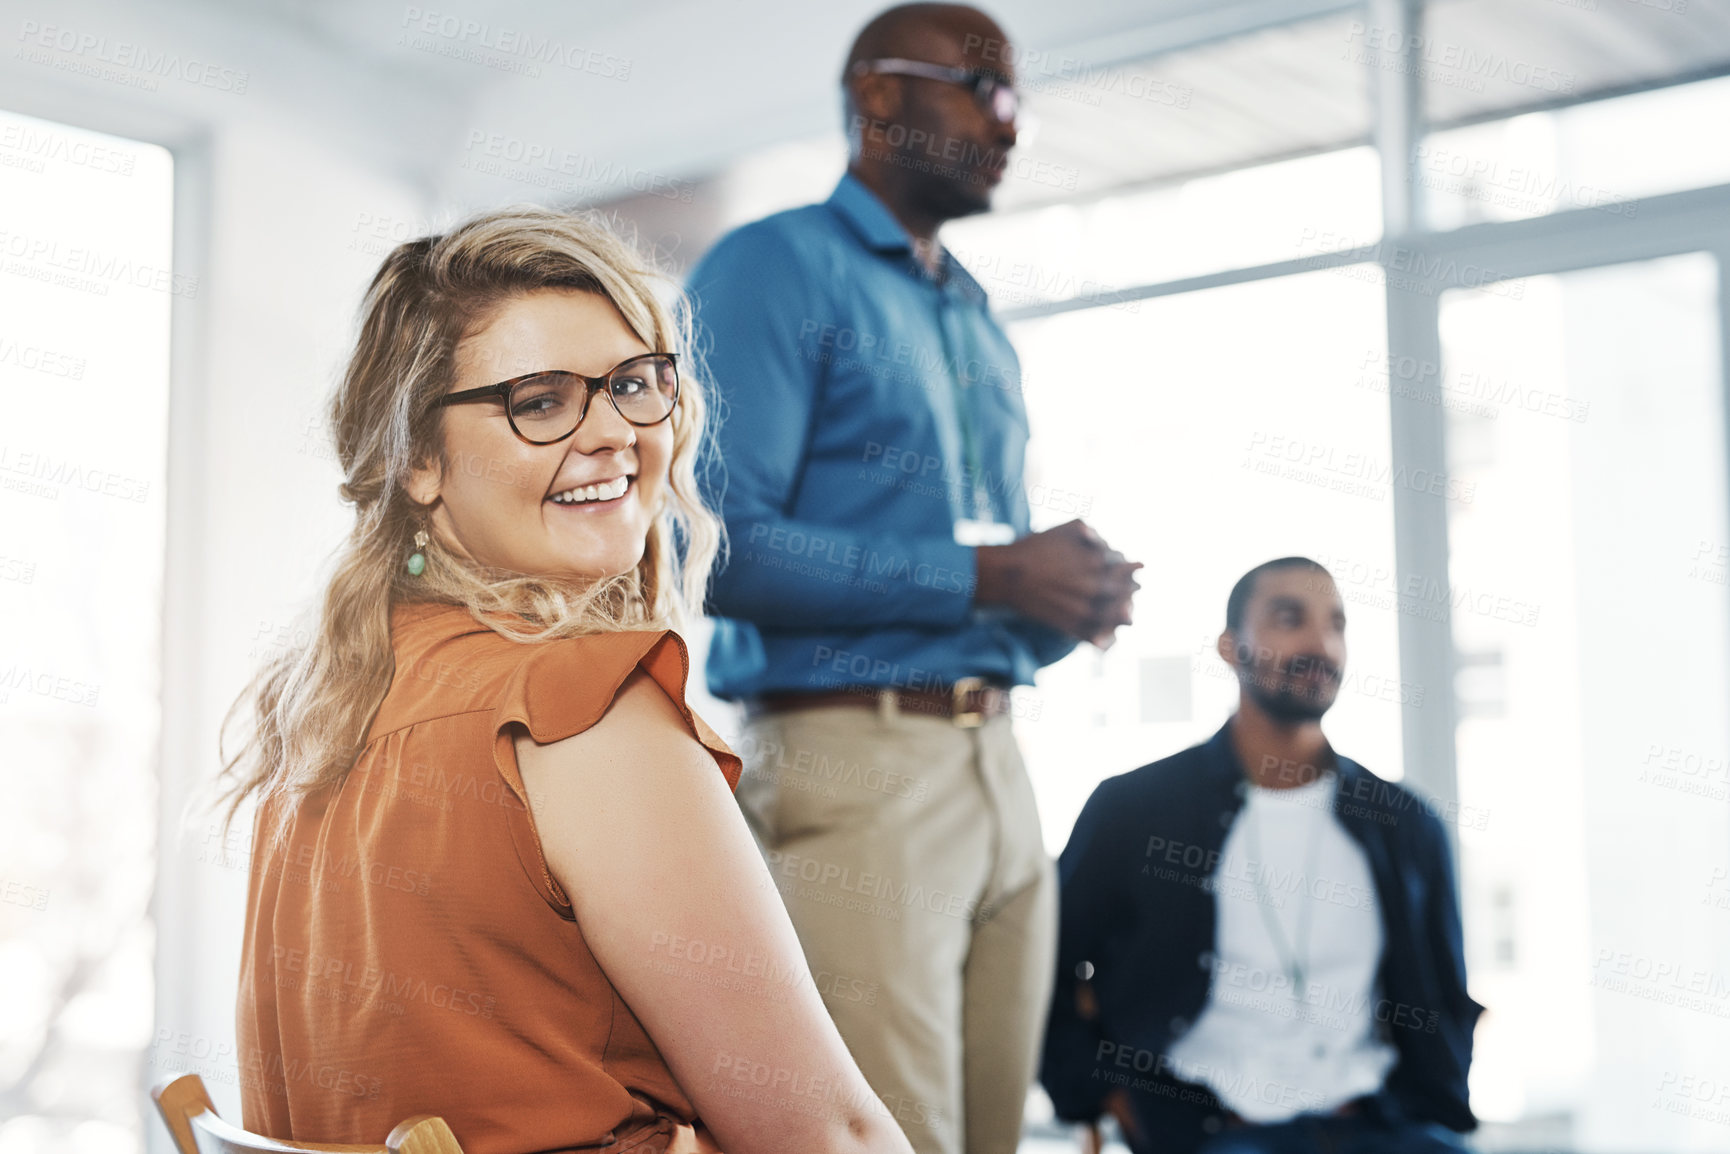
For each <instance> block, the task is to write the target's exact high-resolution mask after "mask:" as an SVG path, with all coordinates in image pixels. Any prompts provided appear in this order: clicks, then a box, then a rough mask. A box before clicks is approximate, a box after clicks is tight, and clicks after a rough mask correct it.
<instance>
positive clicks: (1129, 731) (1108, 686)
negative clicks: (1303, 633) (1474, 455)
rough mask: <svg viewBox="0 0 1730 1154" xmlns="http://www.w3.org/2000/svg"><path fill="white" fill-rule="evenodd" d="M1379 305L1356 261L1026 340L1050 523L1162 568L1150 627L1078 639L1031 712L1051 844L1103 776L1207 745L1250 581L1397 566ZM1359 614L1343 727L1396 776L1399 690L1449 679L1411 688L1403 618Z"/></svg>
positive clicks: (1144, 597) (1039, 497)
mask: <svg viewBox="0 0 1730 1154" xmlns="http://www.w3.org/2000/svg"><path fill="white" fill-rule="evenodd" d="M1383 300H1384V297H1383V288H1382V277H1381V271H1380V270H1379V269H1377V268H1375V267H1373V266H1367V265H1356V266H1351V267H1347V268H1341V269H1336V270H1330V271H1322V272H1314V273H1308V274H1304V275H1301V276H1293V277H1286V278H1281V279H1278V280H1270V281H1261V282H1256V283H1252V284H1244V285H1235V286H1230V287H1225V288H1219V289H1213V290H1209V291H1206V292H1198V293H1188V294H1183V295H1181V296H1173V297H1162V298H1156V299H1153V300H1147V301H1140V302H1136V303H1135V304H1134V305H1133V306H1126V307H1123V308H1102V309H1093V310H1088V311H1086V312H1080V313H1072V314H1068V315H1063V316H1057V317H1051V318H1047V319H1043V320H1038V321H1029V322H1025V323H1023V324H1020V325H1017V326H1016V327H1015V329H1014V331H1013V332H1012V336H1013V337H1014V339H1015V341H1016V345H1017V347H1018V349H1019V350H1020V353H1021V357H1022V364H1023V376H1024V380H1025V382H1026V399H1027V408H1028V414H1029V420H1030V421H1031V423H1032V427H1033V429H1034V440H1033V444H1032V452H1031V455H1030V461H1029V478H1028V480H1029V496H1030V500H1031V501H1032V503H1033V514H1034V518H1035V521H1034V525H1035V528H1045V527H1048V526H1051V525H1055V524H1058V523H1060V522H1062V521H1066V520H1068V519H1070V518H1071V517H1073V516H1082V517H1085V519H1086V520H1087V521H1088V522H1089V523H1090V524H1092V525H1094V526H1095V527H1096V528H1098V529H1099V531H1100V532H1101V533H1103V534H1104V535H1105V537H1106V539H1107V540H1108V541H1109V542H1110V543H1111V544H1112V545H1113V546H1114V547H1115V548H1117V549H1119V550H1121V551H1123V552H1124V553H1125V554H1126V555H1128V556H1130V557H1132V558H1134V559H1137V560H1140V561H1143V562H1145V563H1146V565H1147V568H1146V569H1145V570H1143V571H1142V573H1141V576H1140V580H1141V584H1142V591H1141V592H1140V593H1139V594H1138V595H1137V607H1136V617H1137V620H1136V624H1135V625H1134V627H1133V628H1131V629H1127V630H1124V631H1123V632H1122V633H1121V634H1120V640H1119V642H1118V644H1117V645H1115V646H1114V647H1113V648H1112V649H1110V650H1108V651H1107V652H1105V653H1103V654H1101V653H1098V652H1097V651H1096V650H1094V649H1093V648H1092V647H1091V646H1082V647H1080V648H1078V649H1077V650H1076V652H1075V653H1073V654H1072V655H1071V656H1070V657H1068V658H1066V659H1065V660H1064V661H1062V662H1060V663H1058V664H1057V665H1055V666H1052V667H1050V668H1048V669H1047V670H1045V671H1044V673H1042V675H1041V677H1040V683H1039V688H1038V691H1037V694H1036V695H1034V696H1033V697H1031V698H1030V700H1029V701H1028V702H1027V703H1026V705H1025V706H1024V707H1023V708H1021V709H1020V710H1018V714H1019V716H1020V717H1021V718H1022V721H1021V722H1019V723H1018V724H1019V726H1020V732H1021V735H1022V739H1023V742H1024V744H1025V748H1026V752H1027V759H1028V764H1029V767H1030V770H1031V772H1032V774H1033V779H1034V784H1035V788H1036V789H1037V790H1038V794H1039V802H1040V813H1041V815H1042V818H1043V820H1044V822H1045V831H1046V838H1047V841H1048V844H1049V845H1050V847H1051V849H1052V851H1053V852H1054V853H1055V852H1057V851H1059V850H1061V849H1062V847H1063V844H1064V842H1065V841H1066V840H1067V838H1068V834H1069V827H1070V825H1071V824H1072V823H1073V821H1074V818H1075V815H1076V814H1077V813H1078V812H1080V809H1081V806H1082V804H1083V803H1084V802H1085V801H1086V800H1087V797H1088V794H1090V793H1091V792H1092V790H1093V787H1094V786H1095V785H1096V784H1097V783H1098V782H1099V781H1100V780H1101V779H1103V778H1105V777H1108V776H1110V775H1112V774H1116V773H1122V772H1124V771H1126V770H1130V769H1134V768H1135V767H1136V766H1138V765H1144V764H1146V763H1147V762H1149V761H1153V760H1156V759H1158V758H1161V757H1165V756H1168V755H1170V754H1172V753H1176V752H1177V751H1178V750H1180V749H1183V748H1185V747H1186V746H1188V745H1192V744H1194V743H1196V742H1198V741H1201V740H1204V739H1205V738H1206V737H1207V736H1208V735H1210V734H1211V733H1212V732H1213V730H1214V729H1216V728H1217V727H1218V726H1219V725H1220V724H1221V723H1222V722H1223V721H1224V720H1225V718H1226V717H1227V715H1228V714H1229V713H1230V711H1231V709H1232V708H1233V706H1234V704H1235V702H1236V699H1237V686H1236V682H1235V681H1234V680H1233V679H1232V677H1231V674H1230V671H1229V669H1228V668H1227V666H1226V665H1225V663H1224V662H1222V661H1221V660H1220V659H1219V657H1218V656H1217V655H1216V654H1215V653H1214V642H1215V639H1216V638H1217V637H1218V636H1219V633H1220V630H1221V629H1222V628H1223V626H1224V619H1225V599H1226V594H1227V593H1228V592H1229V591H1230V589H1231V586H1232V584H1233V582H1235V581H1236V580H1237V578H1238V577H1239V576H1241V575H1242V574H1243V573H1244V572H1245V571H1247V570H1248V569H1250V568H1251V567H1253V566H1254V565H1256V564H1259V563H1260V562H1262V561H1266V560H1270V559H1272V558H1274V557H1279V556H1283V555H1286V554H1292V553H1301V554H1307V555H1309V556H1313V557H1315V558H1316V559H1317V560H1321V561H1323V562H1324V563H1327V564H1330V565H1334V566H1335V567H1337V568H1340V569H1341V570H1342V571H1350V572H1358V571H1360V570H1362V571H1364V572H1391V571H1392V567H1393V488H1394V487H1395V486H1396V485H1398V484H1400V483H1401V479H1400V478H1399V477H1398V476H1397V475H1396V473H1395V471H1394V469H1393V467H1392V465H1391V463H1390V460H1389V446H1388V420H1387V398H1386V395H1385V389H1384V387H1383V386H1382V384H1381V378H1380V375H1379V366H1380V364H1381V363H1382V359H1383V357H1384V355H1385V354H1384V353H1383V351H1382V349H1383V346H1384V344H1385V337H1384V335H1383V334H1384V332H1385V329H1384V313H1383ZM1245 333H1253V334H1254V335H1253V338H1251V339H1245V335H1244V334H1245ZM1083 381H1095V382H1097V381H1107V382H1110V387H1109V388H1103V389H1082V388H1079V387H1078V383H1079V382H1083ZM1087 397H1097V398H1100V400H1101V402H1102V403H1100V404H1096V405H1093V406H1089V405H1087V404H1084V403H1081V402H1082V399H1083V398H1087ZM1372 592H1373V591H1372ZM1347 612H1348V615H1349V617H1350V624H1349V626H1348V631H1347V637H1348V641H1349V644H1350V647H1351V655H1350V658H1349V662H1348V666H1347V675H1346V685H1345V689H1344V690H1343V692H1342V694H1341V698H1340V704H1339V705H1338V707H1337V708H1336V709H1335V711H1334V713H1333V714H1332V715H1330V726H1331V732H1332V733H1333V735H1334V738H1335V740H1336V741H1337V742H1338V744H1339V746H1340V748H1341V749H1342V750H1343V751H1344V752H1346V753H1347V754H1348V755H1350V756H1352V757H1354V758H1356V759H1358V760H1359V761H1362V762H1363V763H1365V764H1366V765H1369V766H1371V767H1373V768H1374V769H1376V770H1377V771H1378V772H1380V773H1382V774H1383V775H1384V776H1388V777H1393V778H1398V777H1400V776H1401V773H1402V769H1401V760H1400V709H1401V702H1402V699H1403V700H1405V701H1406V702H1408V703H1409V702H1411V701H1412V697H1413V695H1414V694H1418V695H1421V694H1422V693H1423V692H1426V691H1427V692H1438V691H1439V690H1440V687H1420V686H1411V685H1407V684H1405V683H1404V682H1402V680H1401V678H1400V673H1399V657H1398V652H1397V636H1396V633H1397V629H1396V622H1395V620H1394V615H1393V614H1392V613H1390V612H1384V611H1378V610H1376V609H1374V608H1373V607H1372V606H1370V605H1368V604H1364V603H1359V604H1348V607H1347ZM1420 704H1421V702H1420Z"/></svg>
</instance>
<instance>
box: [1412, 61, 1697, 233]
mask: <svg viewBox="0 0 1730 1154" xmlns="http://www.w3.org/2000/svg"><path fill="white" fill-rule="evenodd" d="M1727 120H1730V77H1720V78H1719V79H1716V80H1707V81H1702V82H1700V83H1698V84H1684V85H1679V86H1677V87H1675V88H1661V89H1657V90H1656V91H1652V92H1641V93H1638V94H1636V95H1633V96H1623V97H1619V98H1617V99H1614V100H1600V101H1595V102H1592V103H1588V104H1576V105H1573V106H1571V107H1568V108H1563V109H1560V110H1558V111H1554V112H1532V113H1528V114H1526V115H1524V116H1516V117H1513V118H1511V119H1508V120H1496V121H1491V122H1489V123H1487V124H1474V125H1471V126H1470V127H1466V128H1454V129H1449V130H1447V131H1445V132H1436V133H1432V134H1431V135H1430V136H1429V138H1428V139H1427V140H1425V141H1424V143H1423V144H1422V145H1421V146H1419V148H1418V153H1417V157H1416V161H1415V170H1414V173H1413V178H1414V179H1415V180H1416V181H1417V182H1418V186H1419V189H1420V197H1421V199H1422V200H1423V201H1424V203H1425V205H1426V206H1427V215H1428V217H1429V220H1430V223H1431V226H1432V227H1434V228H1442V229H1446V228H1457V227H1459V226H1461V225H1467V224H1477V223H1480V222H1482V221H1494V220H1523V219H1525V218H1527V217H1533V216H1547V215H1548V214H1550V213H1552V212H1567V211H1569V210H1572V209H1592V210H1594V211H1597V212H1601V213H1604V214H1606V215H1608V216H1615V217H1624V218H1628V219H1632V218H1633V217H1634V216H1636V215H1637V214H1638V212H1639V211H1640V203H1639V202H1640V198H1641V197H1647V196H1655V195H1658V194H1661V193H1666V192H1678V191H1680V190H1682V189H1687V188H1700V187H1703V186H1705V185H1711V184H1726V183H1730V149H1726V148H1719V147H1713V146H1711V145H1709V144H1706V143H1704V142H1708V141H1711V140H1713V139H1714V138H1715V137H1716V136H1717V135H1718V133H1719V132H1720V131H1721V127H1722V125H1724V124H1725V123H1726V121H1727Z"/></svg>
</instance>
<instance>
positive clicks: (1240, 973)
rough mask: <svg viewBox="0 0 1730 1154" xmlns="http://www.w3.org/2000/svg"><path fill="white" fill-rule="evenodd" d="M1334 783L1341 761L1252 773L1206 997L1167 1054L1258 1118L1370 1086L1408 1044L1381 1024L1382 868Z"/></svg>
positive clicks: (1227, 862)
mask: <svg viewBox="0 0 1730 1154" xmlns="http://www.w3.org/2000/svg"><path fill="white" fill-rule="evenodd" d="M1334 787H1335V776H1334V774H1333V773H1332V772H1328V773H1324V774H1323V775H1322V776H1321V777H1319V778H1317V779H1316V780H1315V781H1313V782H1311V783H1310V784H1308V785H1304V786H1299V787H1297V788H1295V789H1262V788H1260V787H1258V786H1246V788H1247V789H1248V796H1247V797H1246V798H1245V800H1244V806H1243V809H1242V810H1241V811H1239V813H1238V817H1237V821H1236V822H1234V823H1233V824H1232V827H1231V830H1230V832H1229V833H1228V834H1227V836H1226V839H1225V845H1224V847H1223V848H1222V850H1221V858H1220V864H1219V869H1218V871H1217V872H1216V873H1215V874H1214V886H1215V891H1214V902H1215V908H1216V910H1217V912H1218V930H1217V933H1216V937H1215V945H1216V949H1215V954H1214V958H1213V980H1212V983H1211V985H1210V987H1209V990H1208V999H1207V1005H1206V1007H1205V1008H1204V1009H1203V1011H1202V1014H1201V1016H1200V1017H1199V1018H1198V1019H1197V1020H1196V1023H1195V1026H1194V1027H1193V1028H1192V1029H1191V1030H1190V1031H1189V1032H1188V1033H1186V1034H1184V1035H1183V1036H1182V1037H1180V1038H1179V1039H1178V1040H1177V1042H1176V1043H1175V1044H1174V1045H1173V1046H1172V1047H1171V1050H1170V1051H1169V1053H1168V1054H1167V1057H1168V1059H1169V1060H1170V1062H1171V1064H1172V1073H1173V1074H1174V1075H1176V1076H1177V1077H1178V1078H1181V1079H1183V1080H1184V1081H1188V1082H1196V1083H1199V1084H1202V1085H1205V1086H1207V1087H1208V1088H1209V1089H1211V1090H1212V1091H1213V1092H1214V1094H1215V1095H1216V1096H1217V1097H1218V1098H1219V1100H1220V1101H1221V1102H1222V1103H1224V1104H1225V1106H1226V1108H1227V1109H1229V1110H1231V1111H1233V1112H1234V1113H1236V1114H1239V1115H1241V1116H1242V1117H1243V1118H1244V1119H1246V1120H1247V1121H1250V1122H1257V1123H1273V1122H1283V1121H1285V1120H1287V1119H1289V1118H1291V1117H1293V1116H1294V1115H1297V1114H1300V1113H1304V1112H1306V1111H1323V1112H1325V1111H1329V1110H1332V1109H1334V1108H1335V1107H1337V1106H1340V1105H1342V1104H1344V1103H1346V1102H1348V1101H1350V1100H1351V1099H1353V1098H1357V1097H1360V1096H1362V1095H1365V1094H1373V1093H1375V1092H1376V1091H1377V1090H1379V1089H1381V1087H1382V1083H1383V1082H1384V1081H1385V1080H1386V1078H1387V1074H1388V1071H1389V1070H1390V1069H1392V1068H1393V1065H1394V1062H1395V1060H1396V1059H1397V1056H1398V1055H1397V1054H1396V1052H1395V1050H1394V1048H1393V1046H1392V1045H1390V1044H1389V1043H1387V1042H1385V1041H1383V1040H1381V1039H1380V1038H1379V1037H1378V1036H1377V1035H1376V1030H1375V1026H1376V1017H1375V1012H1376V1002H1377V1000H1378V997H1379V991H1378V990H1377V989H1376V984H1375V983H1376V971H1377V970H1378V969H1379V968H1380V965H1381V958H1382V923H1381V916H1380V914H1379V913H1378V912H1377V909H1376V888H1375V882H1374V880H1373V879H1372V878H1371V876H1370V867H1369V862H1368V860H1367V859H1366V858H1365V857H1364V852H1363V850H1362V849H1361V848H1360V847H1359V846H1358V844H1357V843H1356V842H1355V841H1353V840H1352V839H1351V837H1350V836H1349V835H1347V833H1346V831H1345V830H1344V828H1342V827H1341V825H1340V823H1339V821H1338V820H1337V819H1336V818H1335V817H1334V814H1333V796H1334ZM1306 923H1307V924H1306ZM1300 987H1301V992H1300Z"/></svg>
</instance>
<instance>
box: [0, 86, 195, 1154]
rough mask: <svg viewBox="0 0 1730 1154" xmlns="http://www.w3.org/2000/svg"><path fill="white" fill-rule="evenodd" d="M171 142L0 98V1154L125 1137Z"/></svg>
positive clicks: (147, 835) (129, 1113)
mask: <svg viewBox="0 0 1730 1154" xmlns="http://www.w3.org/2000/svg"><path fill="white" fill-rule="evenodd" d="M172 191H173V166H172V162H171V160H170V157H169V154H168V152H167V151H166V150H164V149H162V148H158V147H155V146H152V145H145V144H140V143H138V142H136V141H130V140H122V139H119V138H116V137H111V136H103V135H100V134H97V133H92V132H85V131H81V130H79V129H75V128H69V127H67V126H65V125H59V124H50V123H47V122H45V121H41V120H33V119H30V118H27V117H22V116H15V115H12V114H10V113H5V112H0V204H3V205H5V212H4V216H3V217H0V401H3V403H4V406H5V411H6V419H5V422H4V424H3V425H0V525H3V526H4V531H3V532H0V796H3V797H4V799H5V801H4V803H3V804H0V990H4V991H5V993H4V996H0V1151H4V1152H5V1154H22V1152H25V1151H38V1150H41V1151H47V1150H64V1151H70V1152H72V1154H84V1152H89V1154H95V1152H97V1151H104V1152H108V1151H132V1150H139V1149H141V1148H142V1146H141V1143H142V1134H143V1125H144V1119H143V1117H142V1114H141V1106H142V1105H143V1104H144V1103H143V1101H142V1099H141V1097H140V1095H139V1094H138V1093H137V1086H138V1077H139V1065H140V1061H141V1056H142V1054H143V1053H144V1051H145V1049H146V1047H147V1046H148V1045H149V1043H150V1036H151V1020H152V1010H151V1002H152V993H151V988H152V980H153V979H152V960H151V959H152V951H153V949H154V931H153V927H152V923H151V921H150V917H149V903H150V895H151V885H152V875H153V870H154V862H155V857H156V829H157V813H156V810H157V788H156V766H155V754H154V751H155V749H156V744H157V731H158V725H159V709H158V686H157V682H158V670H159V665H160V659H159V648H160V637H159V633H160V617H161V598H162V567H163V534H164V510H165V501H164V494H163V477H164V467H165V461H166V455H167V417H168V338H169V309H170V304H171V301H172V299H173V297H174V296H175V295H176V294H181V295H191V294H195V293H196V292H197V286H196V284H195V283H193V282H191V281H189V280H187V279H185V278H182V277H177V276H176V275H175V273H174V271H173V269H172V267H171V259H170V254H171V248H172V236H171V221H172V203H173V198H172Z"/></svg>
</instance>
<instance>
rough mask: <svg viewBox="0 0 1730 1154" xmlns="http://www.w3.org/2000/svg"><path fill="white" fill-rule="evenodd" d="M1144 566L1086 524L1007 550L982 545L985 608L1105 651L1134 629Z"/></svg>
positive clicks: (980, 591) (979, 594)
mask: <svg viewBox="0 0 1730 1154" xmlns="http://www.w3.org/2000/svg"><path fill="white" fill-rule="evenodd" d="M1141 567H1142V564H1141V562H1140V561H1127V560H1125V559H1124V556H1123V554H1122V553H1119V552H1118V551H1117V550H1115V549H1113V548H1111V547H1110V546H1109V545H1107V544H1106V543H1105V539H1104V538H1103V537H1101V536H1100V535H1099V534H1098V533H1096V532H1095V531H1094V530H1093V529H1092V528H1091V527H1089V526H1088V525H1087V523H1086V522H1084V521H1082V520H1080V519H1077V520H1074V521H1066V522H1065V523H1063V524H1062V525H1059V526H1057V527H1056V528H1055V529H1047V530H1045V531H1044V532H1043V533H1030V534H1028V535H1027V536H1025V537H1023V538H1021V539H1020V540H1018V541H1014V542H1012V543H1010V544H1008V545H982V546H980V547H979V550H978V555H977V561H976V568H977V574H978V586H977V589H976V590H975V593H974V599H975V600H976V601H977V602H979V603H980V604H986V605H1004V606H1007V607H1009V608H1011V609H1014V610H1015V611H1016V612H1018V613H1020V614H1021V615H1022V616H1023V617H1028V618H1031V619H1032V620H1034V621H1038V622H1041V623H1043V624H1046V625H1049V626H1051V627H1053V628H1055V629H1059V630H1061V631H1062V632H1064V633H1066V634H1068V635H1069V636H1071V637H1074V638H1077V639H1079V640H1082V641H1091V642H1092V643H1093V644H1094V645H1096V646H1098V647H1099V648H1100V649H1108V648H1110V646H1111V644H1112V642H1114V641H1115V640H1116V639H1117V630H1118V629H1119V628H1120V627H1121V626H1124V625H1128V624H1129V623H1130V599H1131V598H1133V597H1134V596H1135V591H1136V590H1137V589H1140V588H1141V585H1140V583H1139V582H1137V581H1136V579H1135V571H1136V570H1138V569H1140V568H1141Z"/></svg>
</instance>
